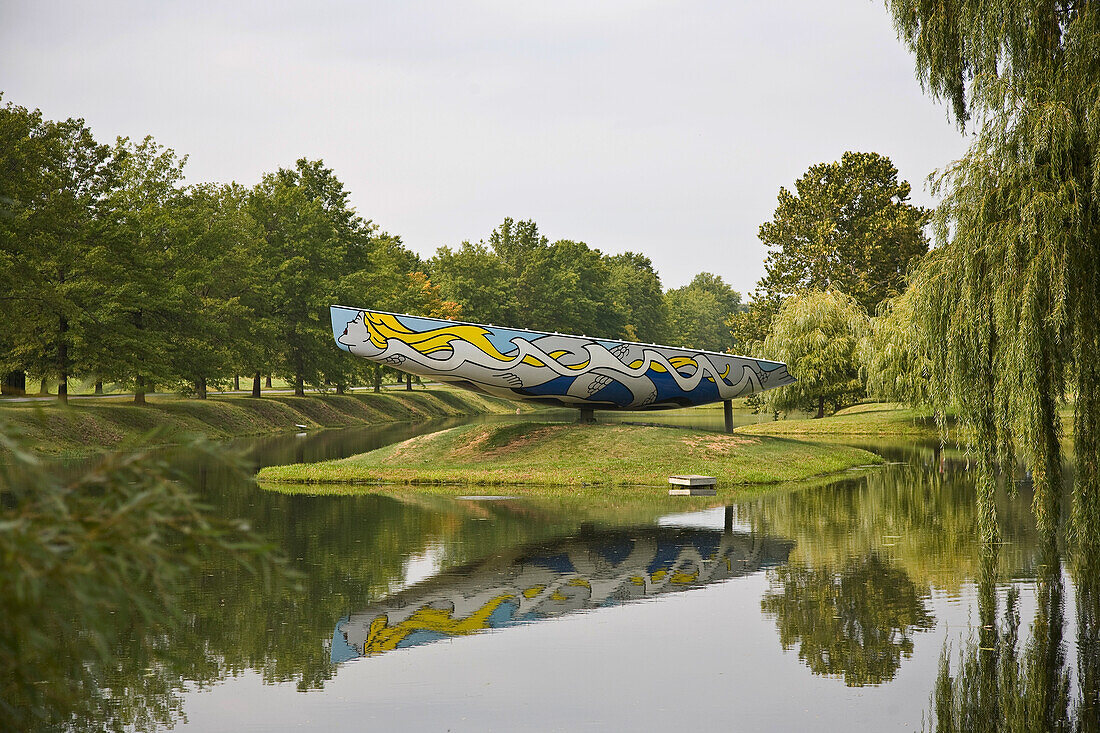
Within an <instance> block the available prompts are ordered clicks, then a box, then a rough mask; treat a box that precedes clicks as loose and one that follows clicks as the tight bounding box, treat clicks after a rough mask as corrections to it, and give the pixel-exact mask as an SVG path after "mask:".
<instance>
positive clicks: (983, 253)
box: [887, 0, 1100, 544]
mask: <svg viewBox="0 0 1100 733" xmlns="http://www.w3.org/2000/svg"><path fill="white" fill-rule="evenodd" d="M887 4H888V6H889V8H890V10H891V12H892V14H893V16H894V21H895V24H896V27H897V31H898V34H899V36H900V37H901V38H902V40H903V41H904V42H905V43H906V44H907V45H908V46H909V48H910V50H912V51H913V53H914V54H915V57H916V65H917V73H918V76H919V78H920V80H921V82H922V84H923V85H924V86H925V88H926V89H927V90H929V91H930V92H931V93H932V94H933V95H934V96H936V97H938V98H940V99H944V100H947V101H949V102H950V103H951V106H952V110H953V112H954V115H955V117H956V119H957V121H958V123H959V125H960V127H963V126H965V124H966V122H967V121H968V120H969V119H970V118H971V117H972V116H973V117H975V118H976V119H977V120H978V121H979V122H978V124H977V125H976V130H975V136H974V141H973V143H972V144H971V147H970V149H969V151H968V152H967V154H966V155H965V156H964V157H963V158H962V159H961V160H959V161H957V162H956V163H954V164H953V165H952V166H950V167H949V168H948V170H947V171H946V172H945V173H944V174H943V176H942V177H941V178H940V179H939V183H938V185H939V187H940V190H942V191H944V192H945V194H946V195H945V198H944V203H943V204H942V205H941V207H940V209H939V211H938V213H937V221H936V228H937V232H938V239H939V240H940V243H941V246H940V247H939V248H938V250H937V256H936V257H935V258H934V261H933V262H932V263H930V264H929V266H928V267H927V269H926V272H925V273H924V277H923V280H922V285H923V286H924V287H926V288H927V289H928V290H929V292H927V293H921V295H920V303H919V304H918V313H919V318H920V319H921V321H922V322H923V323H924V324H925V326H926V327H927V329H928V330H929V340H930V343H931V346H932V347H933V351H932V352H931V354H932V357H933V366H934V370H935V371H934V373H933V379H932V382H933V384H934V385H937V386H938V385H940V384H942V386H943V389H942V391H941V392H940V393H939V394H937V395H934V398H936V399H938V400H939V401H940V402H947V401H955V402H957V403H958V404H959V405H960V408H961V409H960V412H961V414H962V416H963V417H965V419H966V420H968V421H969V422H971V423H972V424H973V425H974V426H975V431H974V435H975V441H976V443H975V444H976V446H977V447H978V449H979V456H980V460H979V468H980V470H981V472H982V478H981V479H980V491H979V496H980V497H981V496H983V495H986V494H988V493H989V491H990V490H991V486H992V482H993V480H994V478H993V476H994V474H995V472H996V464H997V462H998V458H1000V459H1001V463H1002V464H1004V465H1007V464H1010V463H1011V461H1012V459H1013V458H1015V457H1016V455H1019V456H1020V457H1022V458H1023V460H1024V462H1025V463H1026V465H1027V467H1028V468H1029V469H1030V471H1031V473H1032V475H1033V476H1034V477H1035V485H1036V497H1035V501H1036V509H1037V514H1038V518H1039V521H1040V522H1041V523H1043V524H1044V526H1056V525H1057V522H1058V515H1057V512H1058V502H1057V499H1056V497H1057V496H1058V495H1059V494H1060V489H1061V487H1060V484H1059V478H1058V471H1057V466H1058V465H1059V464H1060V460H1061V455H1060V446H1059V427H1060V425H1059V421H1058V418H1057V403H1058V401H1059V400H1061V399H1062V398H1063V396H1064V393H1065V385H1066V379H1067V377H1068V380H1069V382H1070V383H1072V384H1075V385H1076V390H1077V395H1076V403H1075V417H1074V432H1075V442H1076V445H1075V450H1076V455H1077V466H1078V471H1077V475H1076V484H1075V501H1074V509H1073V521H1072V529H1073V535H1074V537H1075V538H1076V539H1077V540H1078V541H1082V542H1090V543H1093V544H1100V531H1097V527H1098V526H1100V525H1098V524H1097V523H1096V521H1095V518H1096V516H1097V515H1098V514H1100V362H1098V360H1097V358H1096V355H1097V354H1100V322H1098V320H1097V317H1096V314H1097V313H1100V156H1098V152H1100V151H1098V145H1100V73H1098V66H1097V60H1096V59H1097V58H1098V51H1100V15H1098V14H1097V12H1096V8H1095V7H1094V5H1093V4H1091V3H1066V2H1060V1H1058V0H1043V1H1041V2H1022V1H1021V0H993V1H992V2H984V1H983V2H979V1H978V0H951V1H950V2H947V3H940V4H935V5H932V4H928V3H925V2H919V1H918V0H889V2H888V3H887Z"/></svg>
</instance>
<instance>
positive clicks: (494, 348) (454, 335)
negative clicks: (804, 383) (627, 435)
mask: <svg viewBox="0 0 1100 733" xmlns="http://www.w3.org/2000/svg"><path fill="white" fill-rule="evenodd" d="M331 314H332V330H333V334H334V335H335V336H336V341H337V342H338V343H339V344H340V346H341V348H344V349H346V350H347V351H349V352H351V353H352V354H355V355H356V356H360V357H363V358H364V359H369V360H370V361H374V362H378V363H380V364H386V365H388V366H393V367H396V368H398V369H401V370H403V371H406V372H410V373H412V374H416V375H418V376H422V377H430V378H432V379H438V380H441V381H444V382H451V383H453V384H455V385H457V386H461V387H466V388H467V389H473V390H477V391H480V392H488V393H490V394H494V395H497V396H500V397H506V398H509V399H517V398H518V399H525V400H538V401H543V402H552V403H556V404H560V405H565V406H568V407H581V408H596V409H601V410H615V409H619V410H624V409H625V410H646V409H660V408H668V407H689V406H692V405H702V404H706V403H708V402H717V401H721V400H729V399H733V398H735V397H744V396H746V395H749V394H753V393H755V392H763V391H764V390H768V389H774V388H775V387H782V386H783V385H786V384H791V383H792V382H794V381H795V379H794V378H793V377H792V376H791V375H790V374H788V373H787V365H786V364H782V363H780V362H775V361H764V360H762V359H753V358H751V357H747V356H734V355H732V354H719V353H716V352H712V351H699V350H695V349H676V348H672V347H669V346H655V345H652V344H636V343H631V342H628V341H608V340H603V339H591V338H588V337H587V336H569V335H567V334H557V333H555V334H549V333H539V332H537V331H524V330H520V329H509V328H498V327H497V326H483V325H478V324H473V323H460V322H458V321H445V320H441V319H438V318H421V317H419V316H410V315H402V314H396V313H383V312H380V311H368V310H360V309H355V308H344V307H341V306H333V307H332V308H331Z"/></svg>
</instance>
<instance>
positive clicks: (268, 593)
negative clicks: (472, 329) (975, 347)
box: [175, 411, 1079, 731]
mask: <svg viewBox="0 0 1100 733" xmlns="http://www.w3.org/2000/svg"><path fill="white" fill-rule="evenodd" d="M710 418H715V419H714V420H711V422H713V423H714V424H713V425H710V424H709V423H707V425H705V426H704V427H720V426H721V412H720V411H718V412H717V413H716V415H714V416H711V415H707V416H706V417H705V419H708V420H709V419H710ZM646 419H647V420H650V419H651V418H648V417H647V418H646ZM745 419H755V418H745ZM458 422H459V421H458V420H451V421H438V422H434V423H426V424H419V425H391V426H386V427H381V428H369V429H368V428H362V429H353V430H344V431H333V432H325V433H318V434H310V435H306V436H300V437H293V436H287V437H276V438H262V439H257V440H252V441H245V442H243V443H242V444H241V445H242V446H243V447H246V448H247V449H248V451H249V455H250V459H251V460H252V462H253V463H254V465H255V466H256V467H259V466H263V465H272V464H280V463H288V462H296V461H314V460H322V459H327V458H333V457H340V456H346V455H350V454H353V453H357V452H360V451H363V450H368V449H371V448H374V447H378V446H380V445H384V444H386V443H389V442H392V441H396V440H403V439H405V438H408V437H411V436H412V435H415V434H418V433H423V432H427V431H430V430H437V429H440V428H441V427H447V426H449V425H453V424H458ZM877 449H878V450H879V451H880V452H882V453H883V454H884V455H886V456H887V457H888V458H889V459H890V460H891V461H893V463H892V464H891V465H888V466H886V467H883V468H881V469H877V470H874V471H872V472H870V473H865V474H862V473H861V474H855V473H852V474H847V475H842V476H840V477H834V478H831V479H829V480H822V481H818V482H816V483H814V484H811V485H808V486H804V487H800V488H797V489H788V488H784V489H779V490H775V491H772V492H769V493H765V494H763V495H759V496H756V497H753V498H747V499H745V500H743V501H734V502H731V503H729V504H728V505H726V506H723V505H721V504H715V501H714V500H713V499H709V500H708V499H701V498H675V499H674V498H670V497H668V496H663V495H662V493H663V492H661V491H660V490H655V491H653V493H652V495H650V496H645V497H639V498H638V499H637V500H636V501H627V502H623V501H618V502H614V503H613V502H607V503H600V502H578V501H570V500H557V501H550V500H520V499H514V498H503V499H501V498H469V499H449V498H441V497H437V496H430V495H423V494H408V493H402V494H400V495H396V496H385V495H364V496H355V497H338V496H301V495H285V494H280V493H278V492H275V491H267V490H264V489H262V488H259V487H257V486H256V485H255V484H254V483H252V482H251V481H248V480H244V479H242V478H240V477H233V476H231V475H229V474H228V473H225V472H222V471H219V470H217V469H214V468H211V467H208V466H201V465H193V466H189V467H188V468H189V470H193V471H194V472H195V473H196V474H197V475H198V477H199V479H200V484H201V487H202V492H203V494H204V497H205V499H206V501H207V502H208V503H209V504H211V505H213V506H214V507H215V508H216V509H217V511H218V512H220V513H223V514H226V515H231V516H239V517H244V518H246V519H248V521H249V522H250V523H251V524H252V526H253V527H254V528H255V529H256V530H258V531H259V532H261V533H262V534H263V535H265V536H266V537H268V538H270V539H271V540H272V542H273V543H274V544H275V545H276V546H278V547H279V548H280V549H281V550H282V551H283V552H284V553H285V554H286V555H287V556H288V557H289V558H290V561H291V564H292V566H293V567H294V568H296V569H297V570H298V571H299V572H300V573H301V581H300V583H299V587H296V588H291V589H288V588H281V589H277V590H276V589H272V588H269V587H266V586H265V584H264V583H263V582H262V581H261V580H260V579H257V578H254V577H252V576H250V575H248V574H247V573H246V572H243V571H242V570H240V569H239V568H236V567H233V566H230V565H228V564H227V565H226V566H216V565H215V566H212V567H210V568H208V569H207V571H206V572H205V573H203V577H202V578H201V579H198V582H197V583H196V586H195V588H194V590H193V591H192V592H191V593H190V594H189V597H188V605H189V607H188V609H187V612H188V613H189V617H191V618H192V619H193V622H192V624H191V627H192V628H191V632H190V633H191V634H193V636H194V638H192V639H187V640H181V645H180V646H181V648H188V649H189V648H195V649H201V650H202V652H201V654H202V656H203V659H204V661H203V663H202V664H196V665H195V671H194V673H193V675H192V678H191V681H190V683H189V684H188V686H187V689H186V691H185V692H184V694H183V697H182V713H183V715H184V716H185V719H184V720H183V721H181V722H180V724H179V725H178V728H180V729H184V730H202V731H252V730H255V731H277V730H292V729H302V728H315V729H323V730H330V731H342V730H348V731H351V730H355V731H359V730H367V729H377V730H469V731H483V730H510V731H512V730H569V731H573V730H625V729H628V728H629V729H633V730H669V729H673V728H704V729H711V728H715V727H718V726H722V727H724V728H727V729H731V730H753V731H761V730H780V731H781V730H805V729H813V730H821V731H834V730H835V731H851V730H906V731H907V730H917V729H920V728H921V727H922V721H923V720H925V719H926V718H927V715H928V710H929V699H930V694H931V693H932V691H933V688H934V686H935V683H936V674H937V670H938V665H939V661H940V656H941V652H942V651H943V648H944V644H945V642H949V643H950V644H951V647H952V649H953V650H955V651H954V652H953V654H956V655H957V650H958V649H959V648H960V647H962V646H964V645H965V644H966V643H968V642H970V641H971V640H972V639H974V638H976V636H975V634H976V629H977V627H978V626H980V623H979V609H978V599H979V593H978V587H979V586H978V583H979V581H981V580H984V581H986V584H987V585H986V586H985V587H987V588H993V589H994V591H993V594H994V603H996V604H998V608H999V607H1000V606H1002V605H1003V603H1004V599H1005V598H1006V596H1007V594H1008V591H1009V590H1010V589H1012V588H1015V589H1018V592H1019V611H1020V616H1021V618H1022V623H1021V636H1023V637H1027V630H1028V627H1029V625H1030V624H1031V622H1032V619H1033V617H1035V615H1036V613H1035V611H1036V608H1037V605H1038V601H1037V598H1038V594H1037V592H1036V589H1037V588H1044V587H1046V586H1045V585H1040V584H1039V583H1037V580H1036V578H1037V573H1043V572H1047V571H1044V570H1043V567H1046V566H1044V565H1042V563H1041V562H1040V561H1039V559H1038V558H1039V551H1038V549H1037V547H1038V546H1039V544H1040V543H1039V541H1038V538H1037V537H1036V536H1035V532H1034V523H1033V519H1032V517H1031V514H1030V511H1029V505H1030V493H1029V491H1028V487H1027V485H1026V484H1024V485H1023V486H1022V487H1021V489H1020V492H1019V495H1018V496H1008V495H1002V496H1001V497H1000V498H999V508H1000V514H1001V524H1002V527H1001V529H1002V539H1003V542H1004V544H1003V545H1002V546H1000V547H999V552H998V554H997V568H996V574H995V577H993V576H991V574H990V571H989V569H988V568H986V569H985V570H984V571H983V569H982V566H981V562H980V555H981V554H980V551H979V550H980V548H979V547H978V544H977V541H976V537H975V529H974V528H975V515H974V509H973V506H974V496H973V488H972V483H971V481H970V478H969V475H968V473H967V471H966V461H965V456H962V455H960V454H958V453H954V452H951V451H946V452H940V451H939V450H937V449H935V448H934V447H933V446H922V445H880V446H877ZM175 460H176V461H177V462H179V463H180V464H181V465H185V466H186V465H187V462H188V460H189V458H188V457H187V456H183V455H180V456H177V457H176V458H175ZM1056 563H1057V561H1056ZM1040 566H1042V567H1040ZM1056 567H1057V568H1058V570H1057V574H1058V576H1059V577H1060V578H1063V580H1064V583H1065V589H1066V591H1065V598H1064V599H1062V598H1061V597H1060V598H1059V599H1058V602H1059V603H1061V604H1062V605H1063V606H1064V607H1065V608H1067V609H1069V611H1068V612H1067V613H1066V616H1067V618H1066V624H1065V630H1064V637H1065V639H1066V642H1065V643H1064V644H1063V646H1064V658H1062V659H1061V661H1059V664H1061V665H1062V666H1063V667H1064V668H1065V669H1067V670H1069V672H1068V674H1069V679H1070V682H1071V693H1072V695H1076V694H1077V691H1078V684H1077V682H1076V679H1077V677H1078V676H1079V671H1078V670H1077V669H1076V667H1077V653H1076V647H1075V645H1074V639H1076V638H1078V636H1077V627H1076V619H1075V615H1074V613H1073V609H1074V607H1075V606H1074V596H1073V593H1074V582H1073V578H1072V577H1071V574H1070V573H1068V571H1066V572H1063V570H1062V566H1061V564H1060V563H1058V564H1056ZM1048 575H1049V573H1048ZM990 583H992V585H990ZM985 602H986V604H987V605H988V603H989V599H988V598H986V600H985ZM1047 605H1049V603H1048V604H1047ZM1043 607H1044V608H1046V606H1043ZM997 615H998V618H999V617H1000V613H999V612H998V614H997ZM211 660H214V661H213V662H211Z"/></svg>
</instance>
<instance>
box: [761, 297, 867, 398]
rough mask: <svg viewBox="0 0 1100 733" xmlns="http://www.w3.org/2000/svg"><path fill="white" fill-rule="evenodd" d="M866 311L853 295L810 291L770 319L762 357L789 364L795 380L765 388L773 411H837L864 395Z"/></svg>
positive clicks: (792, 299)
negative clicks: (861, 368) (861, 360)
mask: <svg viewBox="0 0 1100 733" xmlns="http://www.w3.org/2000/svg"><path fill="white" fill-rule="evenodd" d="M866 329H867V315H866V314H865V313H864V312H863V308H862V307H860V305H859V303H857V302H856V301H855V300H854V299H852V298H850V297H848V296H847V295H844V294H843V293H838V292H836V291H835V290H834V291H829V292H820V291H819V292H811V293H807V294H805V295H800V296H796V297H794V298H790V299H788V300H787V302H785V303H784V304H783V306H782V307H781V308H780V309H779V313H778V314H777V315H776V317H775V320H774V321H773V322H772V332H771V333H770V334H769V335H768V338H767V339H765V340H764V345H763V356H764V357H765V358H767V359H774V360H775V361H782V362H785V363H786V364H787V368H788V369H789V370H790V373H791V374H793V375H794V376H795V377H797V378H798V382H796V383H795V384H791V385H788V386H786V387H783V388H781V389H777V390H772V391H771V392H767V393H766V397H765V402H766V403H767V405H768V407H769V408H770V409H772V410H782V411H787V410H807V411H809V410H816V411H817V417H824V415H825V409H826V407H830V408H831V409H833V410H837V409H839V408H841V407H843V406H844V405H850V404H852V403H853V402H855V401H856V400H858V399H859V398H860V397H862V396H863V382H862V380H861V379H860V374H859V366H860V363H859V344H860V340H861V339H862V338H863V337H864V335H865V333H866Z"/></svg>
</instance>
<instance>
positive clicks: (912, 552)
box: [743, 449, 1036, 592]
mask: <svg viewBox="0 0 1100 733" xmlns="http://www.w3.org/2000/svg"><path fill="white" fill-rule="evenodd" d="M927 452H928V463H929V465H928V466H921V465H909V464H906V465H893V466H887V467H884V468H882V469H877V470H875V471H873V472H871V473H869V474H868V475H866V476H864V477H860V478H856V479H848V480H842V481H837V482H833V483H830V484H828V485H825V486H821V487H815V488H809V489H805V490H799V491H792V492H789V493H784V494H773V495H768V496H764V497H762V498H761V499H759V500H757V501H755V502H752V503H750V504H747V505H746V506H744V507H743V511H744V513H745V514H746V515H747V516H749V517H750V518H751V519H752V520H753V521H754V522H759V523H761V524H760V526H761V527H763V528H766V529H767V531H768V532H770V533H774V534H776V535H779V536H782V537H789V538H791V539H793V540H795V543H796V545H795V550H794V552H793V553H792V555H791V558H792V560H795V561H801V562H804V563H805V564H806V565H809V566H812V567H824V566H828V567H834V568H835V567H840V566H842V565H843V564H844V563H845V562H846V561H847V558H849V557H852V556H862V555H866V554H868V553H869V552H872V551H873V552H877V553H879V554H880V555H882V556H883V557H889V558H890V560H891V563H892V564H894V565H896V566H897V567H900V568H902V569H904V571H905V572H906V573H907V574H908V575H909V577H910V578H911V579H912V580H913V582H914V583H916V584H917V585H918V586H921V587H924V588H937V589H942V590H947V591H951V592H957V591H958V590H959V588H961V587H962V585H963V584H964V583H966V582H967V580H968V579H970V578H974V577H976V576H977V575H978V573H979V568H980V564H981V558H980V552H979V543H978V542H977V541H976V537H975V531H974V528H975V523H976V521H977V512H976V508H975V502H974V484H973V481H972V480H971V478H970V477H969V476H968V475H966V474H965V473H963V472H962V471H961V470H960V471H957V472H956V471H948V472H947V473H946V475H944V476H940V475H939V474H938V473H937V472H936V471H935V470H934V468H935V465H936V462H935V461H934V460H933V452H932V451H931V449H929V450H928V451H927ZM919 459H920V457H919V456H918V457H917V460H919ZM961 465H962V464H960V466H959V467H960V468H961ZM1020 493H1021V496H1012V495H1010V494H1009V493H1008V492H1005V491H1002V492H1000V493H999V494H998V495H997V497H996V501H997V506H998V517H999V522H1000V531H1001V536H1002V537H1003V538H1004V539H1006V540H1008V541H1010V542H1011V545H1010V546H1009V547H1008V551H1007V552H1003V553H1002V554H1001V556H1000V558H999V562H1000V564H1001V566H1002V568H1001V569H1002V571H1004V572H1006V573H1009V574H1016V573H1018V572H1020V569H1022V568H1028V567H1029V566H1031V565H1032V564H1033V563H1034V561H1035V559H1034V553H1035V550H1034V548H1035V537H1036V535H1035V529H1034V524H1033V522H1032V519H1031V515H1030V512H1029V510H1028V501H1029V497H1028V496H1026V487H1025V489H1024V491H1021V492H1020ZM1025 572H1026V571H1025Z"/></svg>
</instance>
